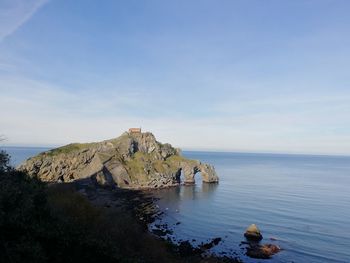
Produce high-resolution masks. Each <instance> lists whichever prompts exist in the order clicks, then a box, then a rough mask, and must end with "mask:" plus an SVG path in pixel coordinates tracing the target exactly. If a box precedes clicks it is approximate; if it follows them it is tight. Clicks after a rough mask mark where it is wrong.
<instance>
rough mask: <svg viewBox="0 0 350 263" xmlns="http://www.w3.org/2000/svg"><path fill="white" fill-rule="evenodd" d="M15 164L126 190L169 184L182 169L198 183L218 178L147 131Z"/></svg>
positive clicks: (51, 176) (56, 177)
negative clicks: (197, 175) (200, 177)
mask: <svg viewBox="0 0 350 263" xmlns="http://www.w3.org/2000/svg"><path fill="white" fill-rule="evenodd" d="M17 169H18V170H21V171H25V172H27V173H28V174H29V175H30V176H32V177H37V178H39V179H40V180H42V181H45V182H52V183H57V182H74V181H81V180H83V179H92V180H93V181H94V182H95V183H97V184H99V185H103V186H113V185H116V186H118V187H120V188H129V189H140V188H161V187H169V186H175V185H178V184H179V183H180V176H181V173H182V172H183V175H184V181H185V182H187V183H194V177H195V174H196V173H198V172H201V175H202V177H203V182H207V183H216V182H218V180H219V178H218V176H217V174H216V172H215V169H214V167H213V166H211V165H209V164H204V163H201V162H200V161H197V160H189V159H186V158H184V157H183V156H181V151H180V150H179V149H176V148H174V147H172V146H171V145H170V144H162V143H160V142H158V141H157V140H156V138H155V137H154V135H153V134H152V133H149V132H145V133H141V132H140V133H127V132H126V133H124V134H122V135H121V136H120V137H118V138H115V139H111V140H106V141H102V142H96V143H83V144H81V143H73V144H69V145H66V146H63V147H60V148H56V149H53V150H50V151H47V152H43V153H41V154H39V155H37V156H34V157H32V158H29V159H28V160H26V161H25V162H24V163H23V164H21V165H20V166H19V167H18V168H17Z"/></svg>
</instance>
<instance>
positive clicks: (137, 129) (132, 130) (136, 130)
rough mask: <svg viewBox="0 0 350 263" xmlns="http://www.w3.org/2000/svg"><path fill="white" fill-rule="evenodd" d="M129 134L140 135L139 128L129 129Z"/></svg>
mask: <svg viewBox="0 0 350 263" xmlns="http://www.w3.org/2000/svg"><path fill="white" fill-rule="evenodd" d="M129 133H141V128H130V129H129Z"/></svg>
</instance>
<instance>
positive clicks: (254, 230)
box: [244, 224, 263, 241]
mask: <svg viewBox="0 0 350 263" xmlns="http://www.w3.org/2000/svg"><path fill="white" fill-rule="evenodd" d="M244 236H245V237H246V239H248V240H255V241H260V240H262V239H263V237H262V235H261V232H260V230H259V228H258V227H257V226H256V225H255V224H251V225H250V226H249V227H248V228H247V229H246V231H245V233H244Z"/></svg>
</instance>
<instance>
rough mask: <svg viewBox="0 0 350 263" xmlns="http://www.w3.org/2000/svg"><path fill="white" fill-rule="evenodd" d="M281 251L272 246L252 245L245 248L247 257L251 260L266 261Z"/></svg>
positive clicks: (277, 247)
mask: <svg viewBox="0 0 350 263" xmlns="http://www.w3.org/2000/svg"><path fill="white" fill-rule="evenodd" d="M280 251H281V248H280V247H279V246H277V245H274V244H264V245H253V246H250V247H248V248H247V256H249V257H251V258H260V259H268V258H271V256H272V255H274V254H276V253H278V252H280Z"/></svg>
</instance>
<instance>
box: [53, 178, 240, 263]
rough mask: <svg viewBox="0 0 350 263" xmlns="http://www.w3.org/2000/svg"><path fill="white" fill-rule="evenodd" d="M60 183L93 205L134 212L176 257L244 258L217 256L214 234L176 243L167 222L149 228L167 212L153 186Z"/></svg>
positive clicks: (234, 262)
mask: <svg viewBox="0 0 350 263" xmlns="http://www.w3.org/2000/svg"><path fill="white" fill-rule="evenodd" d="M59 186H63V187H70V188H74V189H75V191H77V192H79V193H80V194H82V195H83V196H85V197H86V198H87V199H88V200H89V201H90V202H91V203H92V204H93V205H95V206H97V207H102V208H104V209H108V210H111V211H113V210H115V211H120V212H123V213H131V214H132V216H133V217H134V218H135V219H136V220H137V222H138V223H139V224H140V225H141V226H142V229H143V230H144V231H148V232H149V233H150V234H151V235H152V236H153V237H154V238H155V239H160V240H162V242H164V243H166V245H167V247H168V249H169V251H170V253H171V254H173V255H174V256H175V257H178V258H179V259H181V260H184V259H185V260H186V262H213V263H215V262H217V263H220V262H227V263H239V262H242V260H240V259H239V258H238V257H228V256H217V255H212V254H210V252H209V250H210V249H211V248H213V247H214V246H216V245H218V244H219V243H220V242H221V238H219V237H217V238H213V239H212V240H209V241H208V242H206V243H204V242H203V243H201V244H200V246H198V247H195V246H193V245H192V244H191V242H190V241H189V240H183V241H181V242H179V243H174V242H172V241H171V240H170V239H164V238H163V237H164V234H165V233H170V232H171V230H169V228H168V226H167V225H159V227H158V230H156V229H153V230H150V229H149V227H148V226H149V225H150V224H151V223H153V222H154V220H155V219H157V218H159V217H161V216H162V214H163V212H162V211H160V210H159V208H158V206H157V205H156V201H157V199H156V198H155V197H154V196H153V194H152V191H151V190H127V189H120V188H116V187H100V186H96V185H94V184H93V183H92V182H91V180H90V181H88V180H82V181H77V182H74V183H73V184H60V185H59Z"/></svg>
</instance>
